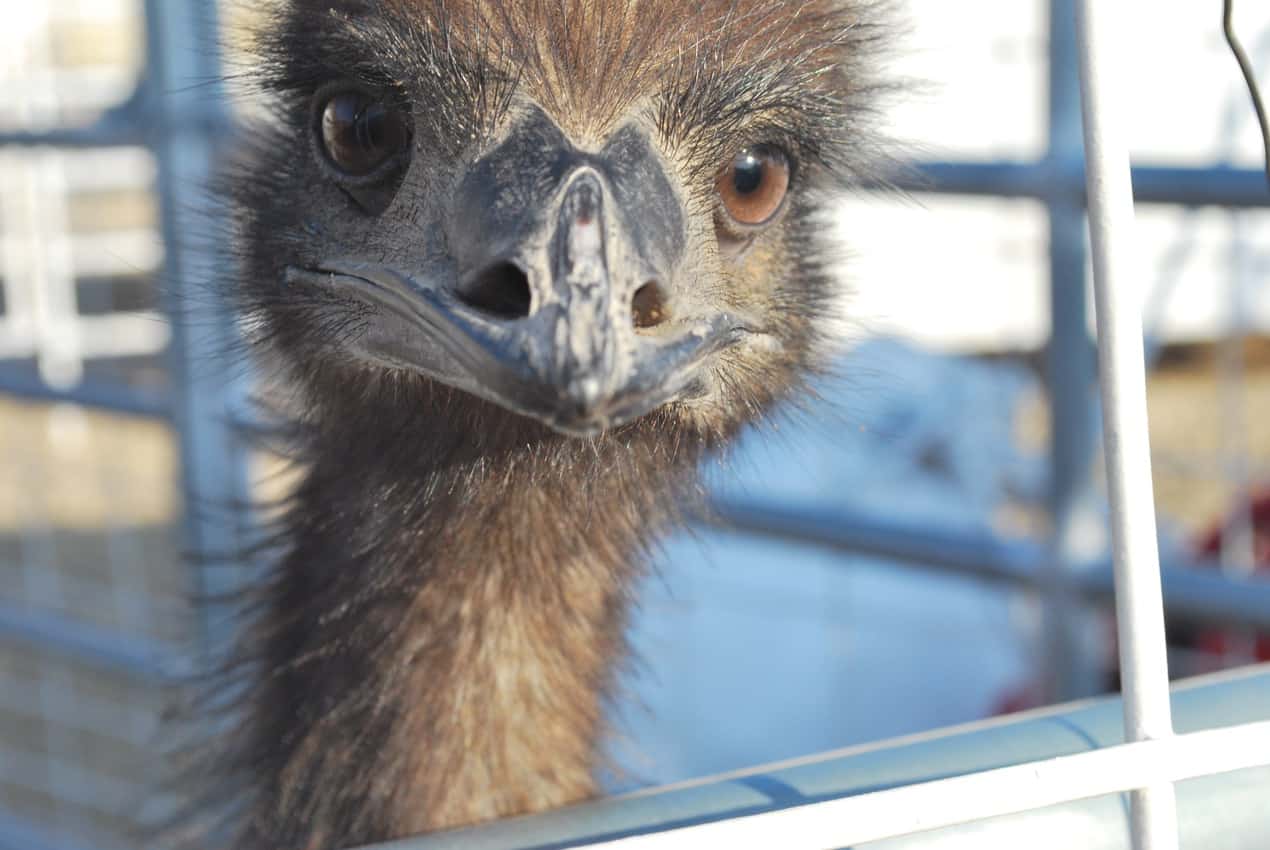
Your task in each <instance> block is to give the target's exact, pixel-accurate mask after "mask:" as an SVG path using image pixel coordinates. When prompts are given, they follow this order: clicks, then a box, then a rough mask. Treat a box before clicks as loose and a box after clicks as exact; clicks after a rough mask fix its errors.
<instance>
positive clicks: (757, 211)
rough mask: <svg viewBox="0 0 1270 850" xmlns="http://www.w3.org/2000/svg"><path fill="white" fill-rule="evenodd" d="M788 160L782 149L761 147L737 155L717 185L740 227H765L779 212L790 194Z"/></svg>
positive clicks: (726, 206) (721, 198)
mask: <svg viewBox="0 0 1270 850" xmlns="http://www.w3.org/2000/svg"><path fill="white" fill-rule="evenodd" d="M789 172H790V166H789V157H787V156H786V155H785V152H784V151H782V150H781V149H780V148H777V147H772V146H771V145H759V146H757V147H752V148H746V149H745V150H743V151H741V152H740V153H738V154H737V155H736V157H735V158H734V159H733V160H732V162H731V163H729V164H728V167H727V168H726V169H724V171H723V173H722V174H720V175H719V180H718V182H717V183H716V184H715V187H716V189H717V190H718V192H719V198H720V200H722V201H723V208H724V209H725V210H726V211H727V213H728V215H729V216H730V217H731V218H732V220H733V221H735V222H736V223H737V224H740V225H744V226H746V227H754V226H757V225H760V224H766V223H767V222H768V221H770V220H771V219H772V218H773V217H775V215H776V213H777V212H778V211H780V208H781V204H782V203H784V201H785V194H786V193H787V192H788V191H789Z"/></svg>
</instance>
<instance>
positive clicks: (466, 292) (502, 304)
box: [458, 261, 530, 319]
mask: <svg viewBox="0 0 1270 850" xmlns="http://www.w3.org/2000/svg"><path fill="white" fill-rule="evenodd" d="M458 295H459V298H460V299H461V300H462V301H463V303H465V304H467V305H468V306H469V307H475V308H476V309H477V310H481V311H482V312H485V313H489V314H490V315H492V316H498V317H499V318H503V319H523V318H524V317H525V316H528V315H529V305H530V293H529V278H528V277H526V276H525V273H524V272H523V271H521V270H520V268H519V267H518V266H517V265H516V264H515V263H509V262H506V261H504V262H499V263H494V264H493V265H490V266H486V267H485V268H484V269H482V270H481V271H480V272H478V273H477V274H475V275H473V276H472V277H470V278H468V279H467V280H465V281H464V282H463V283H461V284H459V291H458Z"/></svg>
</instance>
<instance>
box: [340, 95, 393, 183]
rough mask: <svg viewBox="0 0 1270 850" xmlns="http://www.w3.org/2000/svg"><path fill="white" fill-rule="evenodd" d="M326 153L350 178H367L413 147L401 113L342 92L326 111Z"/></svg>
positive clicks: (364, 98)
mask: <svg viewBox="0 0 1270 850" xmlns="http://www.w3.org/2000/svg"><path fill="white" fill-rule="evenodd" d="M321 134H322V149H323V150H324V151H325V152H326V156H327V159H329V160H330V161H331V164H332V165H334V166H335V167H336V168H338V169H339V170H340V171H342V172H344V173H345V174H347V175H349V176H350V177H366V176H368V175H370V174H372V173H374V172H375V170H376V169H378V168H379V167H380V166H382V165H383V164H384V163H386V162H388V160H390V159H392V158H393V157H394V156H396V155H398V154H400V153H401V152H402V151H404V150H405V149H406V147H407V146H408V145H409V144H410V127H409V124H408V123H407V121H406V116H405V115H404V114H402V112H401V110H398V109H394V108H393V107H391V106H389V105H387V104H385V103H384V102H383V101H379V100H375V99H374V98H372V97H370V96H369V95H366V94H363V93H361V92H341V93H340V94H336V95H334V96H332V97H331V98H330V99H329V100H328V101H327V102H326V105H325V106H323V107H322V121H321Z"/></svg>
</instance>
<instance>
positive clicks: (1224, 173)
mask: <svg viewBox="0 0 1270 850" xmlns="http://www.w3.org/2000/svg"><path fill="white" fill-rule="evenodd" d="M893 183H894V184H895V185H896V186H897V187H899V188H901V189H905V190H907V191H911V192H934V193H939V194H950V195H986V196H994V197H1005V198H1033V199H1036V200H1039V201H1048V200H1050V199H1052V198H1054V197H1066V198H1070V199H1074V200H1076V201H1078V202H1080V203H1082V204H1083V203H1084V201H1085V177H1084V171H1083V167H1082V164H1081V163H1080V162H1074V163H1071V164H1069V165H1066V166H1062V167H1056V166H1054V165H1051V164H1050V163H1048V162H1044V161H1041V162H924V163H916V164H914V165H913V167H912V170H911V171H909V172H908V173H902V174H899V175H897V176H896V177H895V178H894V179H893ZM1133 195H1134V198H1135V199H1136V200H1138V201H1141V202H1143V203H1152V204H1180V205H1182V206H1209V205H1212V206H1225V207H1239V208H1256V207H1270V189H1268V188H1267V187H1266V181H1265V175H1264V174H1262V173H1261V172H1260V171H1258V170H1256V169H1251V168H1231V167H1226V166H1218V167H1211V168H1176V167H1163V166H1151V165H1140V166H1136V167H1135V168H1134V169H1133Z"/></svg>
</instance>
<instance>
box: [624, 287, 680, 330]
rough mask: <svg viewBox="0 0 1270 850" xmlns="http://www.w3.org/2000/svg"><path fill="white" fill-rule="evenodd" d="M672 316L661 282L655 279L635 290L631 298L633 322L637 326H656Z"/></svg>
mask: <svg viewBox="0 0 1270 850" xmlns="http://www.w3.org/2000/svg"><path fill="white" fill-rule="evenodd" d="M669 318H670V307H669V305H668V304H667V303H666V295H665V293H664V292H663V291H662V288H661V284H659V283H657V281H655V280H650V281H649V282H648V283H646V284H644V285H643V286H641V287H640V288H639V289H637V290H635V297H634V298H632V299H631V322H632V323H633V324H634V325H635V327H637V328H655V327H657V326H658V325H660V324H662V323H663V322H665V321H667V320H668V319H669Z"/></svg>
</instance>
